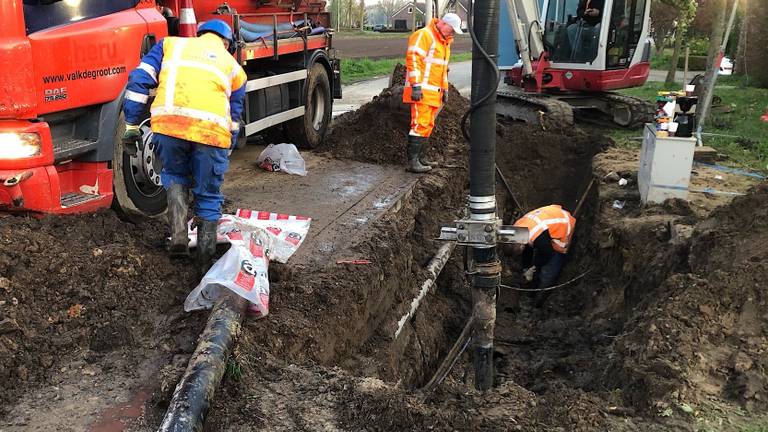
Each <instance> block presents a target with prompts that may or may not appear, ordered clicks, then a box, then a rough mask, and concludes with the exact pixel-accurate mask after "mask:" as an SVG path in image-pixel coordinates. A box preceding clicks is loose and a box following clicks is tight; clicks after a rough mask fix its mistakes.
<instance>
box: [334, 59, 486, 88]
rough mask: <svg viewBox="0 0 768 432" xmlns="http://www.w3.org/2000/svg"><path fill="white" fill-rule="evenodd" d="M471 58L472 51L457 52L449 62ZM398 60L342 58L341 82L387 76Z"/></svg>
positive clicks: (402, 60) (400, 60) (346, 82)
mask: <svg viewBox="0 0 768 432" xmlns="http://www.w3.org/2000/svg"><path fill="white" fill-rule="evenodd" d="M471 59H472V53H468V52H467V53H458V54H455V55H452V56H451V62H452V63H455V62H461V61H467V60H471ZM398 62H400V63H402V62H404V59H402V58H399V57H398V58H391V59H377V60H371V59H368V58H357V59H343V60H341V82H342V84H351V83H354V82H357V81H363V80H367V79H371V78H376V77H381V76H387V75H389V74H390V73H392V69H393V68H394V67H395V65H396V64H397V63H398Z"/></svg>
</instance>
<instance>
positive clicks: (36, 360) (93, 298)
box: [0, 212, 194, 413]
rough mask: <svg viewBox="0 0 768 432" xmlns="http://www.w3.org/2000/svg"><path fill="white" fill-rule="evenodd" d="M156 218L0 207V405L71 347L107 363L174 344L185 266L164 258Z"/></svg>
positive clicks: (69, 355)
mask: <svg viewBox="0 0 768 432" xmlns="http://www.w3.org/2000/svg"><path fill="white" fill-rule="evenodd" d="M162 227H163V224H162V223H161V222H158V221H149V222H145V223H139V224H137V225H134V224H129V223H124V222H122V221H121V220H120V219H118V218H117V217H116V216H115V214H114V213H112V212H101V213H97V214H91V215H83V216H71V217H47V218H43V219H35V218H25V217H17V216H4V217H0V413H4V412H5V410H6V408H7V404H8V403H9V402H10V401H12V400H14V398H15V397H16V396H17V395H18V394H19V393H20V392H21V390H22V389H27V390H29V389H31V388H34V387H35V386H37V385H40V384H43V383H45V382H46V380H47V378H49V376H50V375H51V374H52V373H53V371H55V370H58V367H59V366H57V365H60V363H64V362H67V361H71V360H72V359H73V358H74V357H77V358H79V359H82V360H83V361H84V362H83V363H81V364H82V365H83V368H84V370H86V371H87V370H89V366H92V365H99V367H98V368H97V369H100V370H104V371H110V370H112V371H115V370H122V369H123V368H126V367H129V366H130V365H131V364H132V362H133V358H132V352H136V351H141V350H149V349H151V347H157V346H158V345H163V344H164V345H165V346H166V347H168V349H169V350H170V351H174V350H176V348H177V346H178V343H177V342H179V341H175V340H174V338H173V333H174V331H175V330H178V329H179V328H183V327H185V326H186V324H185V320H184V319H182V320H179V321H178V322H172V321H173V317H174V316H176V317H178V315H179V312H181V310H180V307H179V304H180V303H181V302H182V301H183V299H184V296H185V294H186V291H187V290H188V289H189V287H191V286H194V281H193V276H194V275H191V274H190V272H189V264H186V265H179V264H177V263H174V262H171V261H169V260H168V258H167V257H166V253H165V251H164V248H163V240H162V239H163V238H164V234H163V231H162V229H161V228H162ZM160 313H162V315H163V316H164V317H165V318H166V319H165V320H163V319H162V318H161V317H160V316H159V314H160ZM186 320H187V321H188V320H189V318H187V319H186ZM190 342H191V341H186V342H185V343H184V345H185V346H186V349H187V350H190V349H192V348H193V346H192V344H191V343H190ZM113 352H121V353H123V355H119V356H111V357H110V358H109V359H108V360H107V359H106V356H108V355H109V354H111V353H113ZM177 352H178V351H177ZM90 369H93V367H90ZM87 375H88V372H86V373H85V375H84V376H87Z"/></svg>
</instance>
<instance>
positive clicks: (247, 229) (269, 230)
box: [184, 209, 312, 317]
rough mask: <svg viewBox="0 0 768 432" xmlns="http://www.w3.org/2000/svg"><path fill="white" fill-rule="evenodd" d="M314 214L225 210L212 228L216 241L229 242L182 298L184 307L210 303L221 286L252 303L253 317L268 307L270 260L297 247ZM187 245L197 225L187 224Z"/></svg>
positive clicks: (284, 258) (281, 259) (193, 240)
mask: <svg viewBox="0 0 768 432" xmlns="http://www.w3.org/2000/svg"><path fill="white" fill-rule="evenodd" d="M311 222H312V220H311V219H310V218H307V217H303V216H293V215H286V214H281V213H271V212H261V211H254V210H249V209H238V210H237V211H236V212H235V214H234V215H229V214H225V215H222V218H221V219H219V223H218V227H217V229H216V233H217V242H218V243H224V242H228V243H230V244H231V245H232V246H231V247H230V249H229V251H227V253H226V254H224V256H222V257H221V258H220V259H219V260H218V261H217V262H216V263H215V264H214V265H213V266H212V267H211V269H210V270H208V273H206V274H205V276H204V277H203V279H202V280H201V281H200V283H199V284H198V285H197V287H195V289H194V290H192V292H191V293H189V295H188V296H187V299H186V301H185V302H184V310H185V311H187V312H190V311H193V310H198V309H209V308H211V307H213V303H214V302H215V300H216V298H218V296H219V293H220V292H221V290H222V289H230V290H232V291H233V292H235V293H236V294H238V295H239V296H241V297H243V298H245V299H246V300H248V301H249V302H250V303H251V306H250V307H249V310H250V311H251V312H253V313H255V315H256V316H257V317H264V316H266V315H267V314H268V313H269V278H268V277H267V269H268V268H269V261H277V262H281V263H285V262H287V261H288V259H289V258H290V257H291V256H292V255H293V254H294V253H295V252H296V250H298V248H299V246H301V244H302V243H303V242H304V239H305V238H306V236H307V233H308V232H309V226H310V224H311ZM189 237H190V246H192V245H193V244H196V243H197V231H196V229H193V228H192V226H191V225H190V226H189Z"/></svg>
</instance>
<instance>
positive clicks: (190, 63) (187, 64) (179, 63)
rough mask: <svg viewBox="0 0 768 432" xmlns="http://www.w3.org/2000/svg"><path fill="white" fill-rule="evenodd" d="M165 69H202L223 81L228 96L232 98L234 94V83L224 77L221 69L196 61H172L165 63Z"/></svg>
mask: <svg viewBox="0 0 768 432" xmlns="http://www.w3.org/2000/svg"><path fill="white" fill-rule="evenodd" d="M163 67H164V68H165V67H170V68H179V67H189V68H193V69H200V70H204V71H206V72H210V73H212V74H214V75H216V77H217V78H219V79H220V80H221V85H223V86H224V91H226V92H227V96H230V95H231V94H232V81H231V80H229V79H227V76H226V75H224V72H222V71H221V69H218V68H216V67H215V66H212V65H209V64H207V63H201V62H197V61H194V60H171V61H167V62H163Z"/></svg>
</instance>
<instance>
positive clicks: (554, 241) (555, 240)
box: [552, 239, 568, 249]
mask: <svg viewBox="0 0 768 432" xmlns="http://www.w3.org/2000/svg"><path fill="white" fill-rule="evenodd" d="M552 243H554V244H556V245H558V246H560V247H561V248H563V249H567V248H568V245H566V244H565V242H561V241H560V240H558V239H552Z"/></svg>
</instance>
